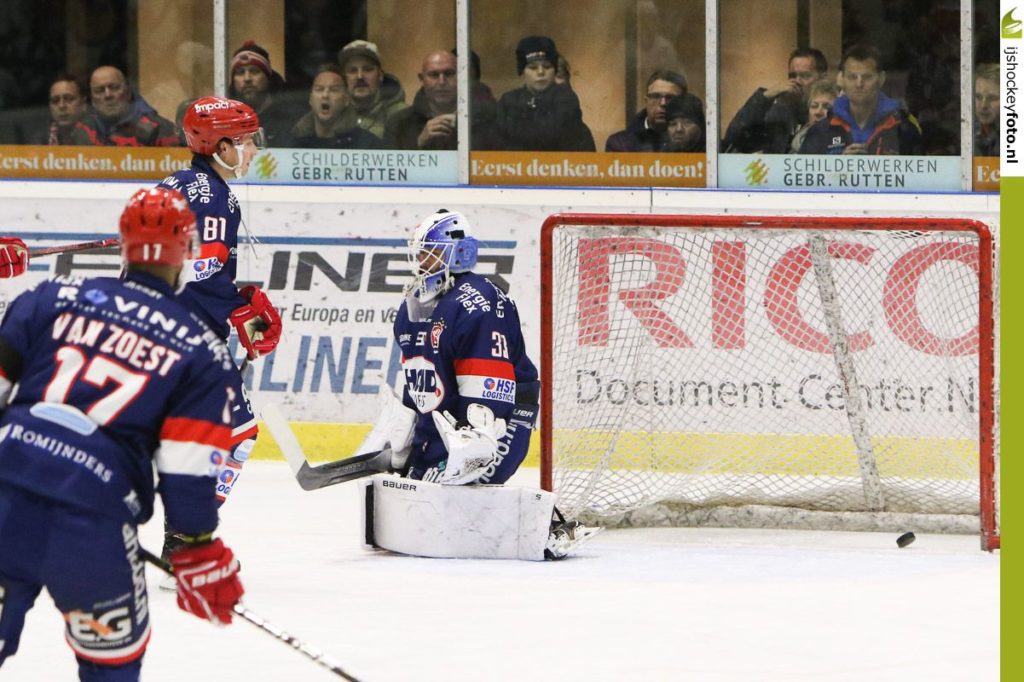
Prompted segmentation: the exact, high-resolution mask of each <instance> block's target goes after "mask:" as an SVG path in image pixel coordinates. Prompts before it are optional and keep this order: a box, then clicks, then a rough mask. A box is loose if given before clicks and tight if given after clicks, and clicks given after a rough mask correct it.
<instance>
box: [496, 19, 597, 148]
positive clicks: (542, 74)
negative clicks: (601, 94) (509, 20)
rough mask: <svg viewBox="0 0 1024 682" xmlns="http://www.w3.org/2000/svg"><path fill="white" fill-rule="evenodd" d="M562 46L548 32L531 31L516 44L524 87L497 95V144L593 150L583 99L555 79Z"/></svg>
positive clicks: (512, 146) (517, 63)
mask: <svg viewBox="0 0 1024 682" xmlns="http://www.w3.org/2000/svg"><path fill="white" fill-rule="evenodd" d="M557 64H558V49H557V48H556V47H555V41H553V40H551V38H548V37H547V36H528V37H526V38H523V39H522V40H520V41H519V44H518V45H517V46H516V68H517V69H518V70H519V75H520V77H521V78H522V82H523V87H521V88H516V89H515V90H509V91H508V92H506V93H505V94H504V95H502V96H501V99H500V100H498V115H497V122H496V128H497V136H498V139H499V144H498V149H503V150H507V151H562V152H592V151H594V137H593V135H591V133H590V129H589V128H587V126H586V124H584V123H583V113H582V111H581V110H580V100H579V98H577V97H576V93H574V92H573V91H572V89H571V88H569V86H568V85H559V84H557V83H555V66H556V65H557Z"/></svg>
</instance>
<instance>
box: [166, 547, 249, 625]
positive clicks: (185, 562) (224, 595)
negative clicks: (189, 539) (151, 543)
mask: <svg viewBox="0 0 1024 682" xmlns="http://www.w3.org/2000/svg"><path fill="white" fill-rule="evenodd" d="M171 565H172V566H173V567H174V577H175V578H176V579H177V581H178V606H179V607H181V608H182V609H183V610H185V611H187V612H189V613H191V614H193V615H195V616H197V617H199V618H203V619H205V620H209V621H213V622H214V623H224V624H227V623H230V622H231V616H232V614H233V610H232V609H234V606H235V604H237V603H238V600H239V599H241V598H242V595H243V594H244V593H245V590H244V589H243V588H242V582H241V581H240V580H239V579H238V559H236V558H235V555H234V553H233V552H232V551H231V550H230V549H228V548H227V547H225V546H224V543H223V542H222V541H221V540H220V539H219V538H218V539H216V540H213V541H211V542H206V543H203V544H199V545H185V546H184V547H182V548H180V549H178V550H175V551H174V552H173V553H172V554H171Z"/></svg>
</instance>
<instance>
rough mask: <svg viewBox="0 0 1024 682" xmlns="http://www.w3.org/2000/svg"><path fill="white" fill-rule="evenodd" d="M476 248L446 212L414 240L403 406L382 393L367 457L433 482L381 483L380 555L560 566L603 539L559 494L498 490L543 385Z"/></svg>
mask: <svg viewBox="0 0 1024 682" xmlns="http://www.w3.org/2000/svg"><path fill="white" fill-rule="evenodd" d="M478 249H479V243H478V241H477V239H476V238H475V237H474V236H473V230H472V228H471V227H470V224H469V221H468V220H466V217H465V216H463V215H462V214H460V213H456V212H453V211H446V210H443V209H442V210H440V211H438V212H437V213H434V214H433V215H431V216H429V217H427V218H426V219H425V220H424V221H423V222H421V223H420V224H419V225H418V226H417V227H416V229H415V230H414V231H413V235H412V239H410V241H409V263H410V267H411V270H412V273H413V281H412V282H411V283H410V285H409V286H408V287H407V288H406V291H405V301H404V302H403V303H402V305H401V307H400V308H399V310H398V315H397V317H396V319H395V325H394V335H395V340H396V342H397V343H398V345H399V347H400V348H401V352H402V372H403V377H404V382H403V386H402V389H401V395H400V396H398V395H394V394H392V392H391V390H390V387H386V386H385V387H383V388H382V390H381V395H382V397H383V403H382V406H381V411H380V415H379V417H378V420H377V423H376V424H375V425H374V428H373V429H372V430H371V431H370V434H369V435H368V436H367V438H366V440H365V441H364V442H363V444H362V446H361V447H360V448H359V452H360V453H367V452H373V451H375V450H379V451H382V452H385V453H386V452H387V451H388V450H390V453H391V455H390V456H391V468H392V470H394V471H396V472H398V473H401V474H402V475H403V476H406V477H408V478H410V479H415V480H419V481H423V482H424V483H420V484H404V485H397V486H396V485H395V484H390V485H389V483H388V481H387V480H382V479H378V480H376V481H374V482H373V484H372V485H373V486H374V489H375V492H374V495H373V504H372V509H370V506H371V505H369V503H367V509H368V511H367V514H368V515H369V514H372V516H373V524H372V525H373V527H374V529H375V533H374V535H375V537H374V540H373V544H374V545H375V546H377V547H381V548H383V549H389V550H392V551H397V552H402V553H405V554H415V555H419V556H435V557H460V558H469V557H472V558H503V559H508V558H515V559H544V558H549V559H558V558H562V557H564V556H566V554H567V553H568V552H569V551H570V549H572V548H573V547H575V546H577V545H578V544H579V543H581V542H583V541H584V540H587V539H589V538H590V537H592V536H593V535H594V534H595V533H596V532H597V531H598V530H599V529H597V528H588V527H586V526H582V525H581V524H579V523H578V522H576V521H566V520H565V519H563V518H562V517H561V514H559V513H558V511H557V510H556V509H555V508H554V502H555V495H553V494H552V493H549V492H545V491H541V490H537V489H530V488H519V487H505V486H501V485H494V484H502V483H505V482H507V481H508V480H509V478H511V477H512V475H513V474H514V473H515V472H516V470H517V469H518V468H519V465H520V464H522V462H523V459H524V458H525V457H526V452H527V449H528V448H529V445H530V434H531V432H532V430H533V428H534V424H535V423H536V419H537V409H538V398H539V395H540V382H539V380H538V376H537V368H536V366H534V364H533V362H532V361H531V360H530V358H529V356H528V355H527V353H526V342H525V340H524V339H523V332H522V326H521V322H520V319H519V311H518V309H517V308H516V304H515V303H514V302H513V301H512V299H511V298H509V296H508V295H507V294H506V293H505V292H504V291H502V290H501V289H499V288H498V287H497V286H496V285H495V284H494V283H493V282H491V281H490V280H489V279H487V278H486V277H484V276H482V275H479V274H476V273H474V272H473V268H474V267H475V266H476V263H477V252H478ZM434 484H439V485H434ZM477 484H491V485H484V486H482V487H481V486H480V485H477ZM368 518H369V516H368ZM367 523H368V524H369V523H370V522H369V521H367Z"/></svg>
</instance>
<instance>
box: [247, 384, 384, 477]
mask: <svg viewBox="0 0 1024 682" xmlns="http://www.w3.org/2000/svg"><path fill="white" fill-rule="evenodd" d="M261 416H262V417H263V422H264V423H265V424H266V425H267V428H268V429H270V434H271V435H272V436H273V437H274V440H275V441H277V444H278V446H279V447H280V448H281V452H282V453H283V454H284V458H285V459H286V460H288V466H290V467H291V469H292V473H293V474H295V480H297V481H298V482H299V485H300V486H301V487H302V489H303V490H317V489H319V488H326V487H327V486H329V485H335V484H338V483H344V482H345V481H354V480H355V479H357V478H362V477H364V476H370V475H372V474H380V473H384V472H386V471H388V469H389V467H390V465H391V452H390V451H389V450H378V451H376V452H367V453H365V454H362V455H355V456H353V457H348V458H346V459H339V460H337V461H334V462H328V463H326V464H321V465H319V466H315V467H314V466H310V465H309V462H308V461H307V460H306V453H305V452H303V450H302V445H300V444H299V441H298V439H297V438H296V437H295V433H294V432H293V431H292V427H291V426H289V425H288V420H287V419H285V417H284V415H283V414H281V411H280V410H279V409H278V408H277V406H276V405H274V404H270V405H266V406H265V407H264V408H263V411H262V415H261Z"/></svg>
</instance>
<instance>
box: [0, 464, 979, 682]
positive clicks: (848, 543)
mask: <svg viewBox="0 0 1024 682" xmlns="http://www.w3.org/2000/svg"><path fill="white" fill-rule="evenodd" d="M536 477H537V472H536V470H527V471H524V472H522V473H521V474H520V475H519V476H517V478H516V479H515V481H516V482H517V483H519V484H522V485H531V484H534V483H535V482H536ZM356 488H357V486H356V485H355V484H352V483H349V484H342V485H338V486H334V487H332V488H326V489H323V490H319V491H314V492H305V491H303V490H301V489H300V488H299V487H298V485H297V484H296V483H295V481H294V479H293V478H292V476H291V474H290V472H289V471H288V469H287V467H286V465H285V464H284V463H283V462H263V461H259V462H250V463H249V464H247V465H246V468H245V470H244V472H243V474H242V479H241V482H240V483H239V484H238V486H237V487H236V489H235V492H234V493H233V495H232V499H231V501H230V502H229V503H228V504H227V505H226V507H225V508H224V511H223V523H222V526H221V535H222V537H223V538H224V539H225V540H226V542H227V543H228V544H229V545H231V546H232V547H233V548H234V550H235V552H236V553H237V554H238V556H239V557H240V558H241V561H242V578H243V580H244V582H245V587H246V590H247V593H246V599H245V602H246V604H247V606H248V607H249V608H251V609H252V610H253V611H255V612H257V613H259V614H260V615H262V616H264V617H265V618H267V619H269V620H270V621H272V622H273V623H274V624H275V625H278V626H279V627H282V628H283V629H285V630H287V631H288V632H290V633H292V634H293V635H295V636H297V637H299V638H300V639H302V640H305V641H306V642H308V643H310V644H313V645H314V646H316V647H318V648H320V649H322V650H324V651H326V652H327V653H328V654H330V655H331V656H332V657H333V658H334V659H336V660H337V661H338V662H339V663H341V665H342V666H343V667H344V668H345V670H346V671H347V672H349V673H350V674H353V675H355V676H356V677H358V678H359V679H361V680H363V681H364V682H365V681H369V682H384V681H387V680H417V681H419V680H423V681H426V680H446V681H447V680H488V681H489V680H516V681H520V680H538V681H541V680H552V681H557V682H571V681H574V680H586V681H588V682H590V681H594V680H698V681H702V682H703V681H705V680H707V681H711V682H727V681H729V682H731V681H741V680H742V681H743V682H748V681H750V680H784V681H802V680H807V681H820V680H840V681H853V680H858V681H860V680H871V681H872V682H881V681H884V680H898V681H899V682H906V681H907V680H929V681H930V682H935V681H938V680H957V681H960V680H972V681H974V680H997V679H998V677H999V557H998V554H996V555H991V554H987V553H985V552H982V551H980V550H979V549H978V539H977V538H976V537H966V536H938V535H918V538H917V542H916V543H914V544H913V545H911V546H910V547H908V548H906V549H898V548H897V547H896V543H895V539H896V538H895V535H893V534H890V533H835V532H809V531H785V532H781V531H780V532H771V531H761V530H756V531H754V530H751V531H747V530H716V529H650V530H621V531H608V532H606V533H604V534H602V535H600V536H598V537H597V538H596V539H594V540H593V541H592V542H591V543H590V544H588V545H586V546H585V547H584V548H582V550H581V552H580V556H578V557H576V558H572V559H568V560H565V561H561V562H539V563H534V562H515V561H466V560H438V559H417V558H411V557H402V556H395V555H389V554H386V553H371V552H365V551H364V550H363V549H361V547H360V544H359V528H358V525H359V514H358V507H357V497H356ZM157 518H159V511H158V516H157ZM142 537H143V540H144V541H145V543H146V545H147V546H148V547H149V548H150V549H152V550H154V551H158V550H159V548H160V540H161V524H160V523H159V522H150V524H149V525H148V526H146V527H145V528H144V529H143V533H142ZM149 580H150V604H151V616H152V620H153V638H152V641H151V643H150V645H149V649H148V652H147V654H146V658H145V661H144V664H143V680H147V681H148V682H182V681H183V680H190V681H203V682H205V681H207V680H210V681H217V682H233V681H236V680H237V681H244V682H263V681H273V682H277V681H282V682H291V681H294V680H332V679H335V680H337V679H341V678H339V677H336V676H334V675H332V674H331V673H329V672H327V671H325V670H323V669H322V668H320V667H319V666H317V665H315V664H314V663H311V662H310V661H309V660H307V659H306V658H305V657H303V656H302V655H300V654H298V653H297V652H295V651H293V650H292V649H290V648H289V647H288V646H286V645H284V644H282V643H280V642H278V641H276V640H274V639H273V638H272V637H270V636H268V635H266V634H265V633H263V632H262V631H260V630H258V629H257V628H255V627H253V626H251V625H250V624H248V623H245V622H236V624H235V625H233V626H231V627H228V628H215V627H213V626H211V625H209V624H208V623H206V622H203V621H199V620H197V619H195V618H194V617H192V616H188V615H187V614H184V613H182V612H181V611H179V610H178V609H177V607H176V606H175V603H174V597H173V595H172V594H171V593H168V592H163V591H160V590H158V589H157V588H156V583H157V581H158V580H159V575H158V574H157V573H156V572H155V571H154V570H152V569H150V572H149ZM62 628H63V623H62V621H61V619H60V616H59V615H58V614H57V613H56V612H55V610H54V608H53V604H52V601H51V600H50V599H49V596H48V595H47V594H46V593H45V592H44V593H43V595H42V596H41V597H40V599H39V600H38V602H37V603H36V607H35V608H34V609H33V610H32V611H31V612H30V613H29V615H28V619H27V623H26V628H25V633H24V636H23V638H22V643H21V649H20V651H19V652H18V654H17V656H15V657H14V658H12V659H10V660H8V662H7V663H6V664H5V665H4V667H3V668H2V669H0V678H2V679H3V680H4V681H5V682H8V681H13V680H19V681H20V680H24V681H27V682H46V681H49V680H61V681H67V680H75V679H76V668H75V664H74V658H73V656H72V654H71V651H70V650H69V649H68V648H67V646H66V645H65V643H64V640H63V636H62Z"/></svg>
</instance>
